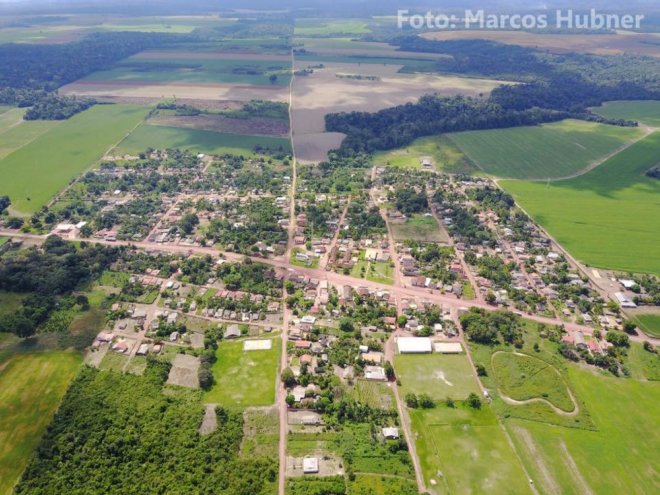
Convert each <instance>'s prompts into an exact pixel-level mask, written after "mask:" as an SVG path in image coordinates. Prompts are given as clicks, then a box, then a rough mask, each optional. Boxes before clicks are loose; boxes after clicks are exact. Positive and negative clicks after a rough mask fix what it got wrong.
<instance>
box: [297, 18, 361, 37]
mask: <svg viewBox="0 0 660 495" xmlns="http://www.w3.org/2000/svg"><path fill="white" fill-rule="evenodd" d="M369 32H371V30H370V29H369V26H368V24H367V23H366V22H365V21H364V20H363V19H303V20H297V21H296V26H295V28H294V34H295V35H296V36H314V35H317V36H318V35H322V36H329V35H347V34H366V33H369Z"/></svg>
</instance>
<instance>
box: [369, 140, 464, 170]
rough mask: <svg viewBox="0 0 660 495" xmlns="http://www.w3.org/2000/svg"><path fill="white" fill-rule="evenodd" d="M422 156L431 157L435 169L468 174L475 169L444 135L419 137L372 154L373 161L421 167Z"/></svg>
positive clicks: (377, 163)
mask: <svg viewBox="0 0 660 495" xmlns="http://www.w3.org/2000/svg"><path fill="white" fill-rule="evenodd" d="M424 158H429V159H431V161H432V162H433V165H434V167H435V169H437V170H440V171H441V172H446V173H450V174H451V173H453V174H469V173H472V172H474V171H475V170H476V167H475V166H474V164H473V163H472V162H471V161H470V159H469V158H468V157H467V156H465V154H464V153H463V152H462V151H461V150H459V149H458V147H457V146H456V145H455V144H454V143H453V141H451V140H450V139H449V138H448V137H446V136H432V137H424V138H419V139H416V140H415V141H413V142H412V143H411V144H409V145H408V146H406V147H405V148H400V149H397V150H392V151H379V152H377V153H376V154H375V155H374V163H375V164H376V165H378V166H381V165H389V166H392V167H403V168H415V169H421V168H422V159H424Z"/></svg>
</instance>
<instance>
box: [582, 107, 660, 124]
mask: <svg viewBox="0 0 660 495" xmlns="http://www.w3.org/2000/svg"><path fill="white" fill-rule="evenodd" d="M591 111H592V112H594V113H597V114H599V115H602V116H603V117H607V118H609V119H627V120H636V121H638V122H639V123H641V124H644V125H648V126H650V127H660V101H655V100H650V101H644V100H642V101H608V102H606V103H603V105H602V106H600V107H594V108H592V109H591Z"/></svg>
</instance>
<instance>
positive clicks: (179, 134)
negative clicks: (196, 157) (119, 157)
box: [113, 124, 291, 156]
mask: <svg viewBox="0 0 660 495" xmlns="http://www.w3.org/2000/svg"><path fill="white" fill-rule="evenodd" d="M255 146H261V147H263V148H269V149H271V150H273V151H276V150H279V149H280V148H281V149H283V150H284V151H285V152H290V151H291V143H290V141H289V140H288V139H286V138H276V137H266V136H247V135H241V134H227V133H222V132H215V131H204V130H201V129H189V128H183V127H169V126H162V125H150V124H143V125H141V126H139V127H138V128H137V129H135V130H134V131H133V132H132V133H131V134H130V135H129V136H128V137H127V138H126V139H124V140H123V141H122V142H121V143H120V144H119V146H117V148H115V150H114V151H113V153H115V154H130V155H136V154H138V153H141V152H143V151H144V150H145V149H147V148H149V147H151V148H157V149H165V148H180V149H188V150H193V151H198V152H201V153H208V154H224V153H232V154H235V155H250V156H251V155H253V154H254V153H253V150H254V148H255Z"/></svg>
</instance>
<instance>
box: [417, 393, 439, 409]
mask: <svg viewBox="0 0 660 495" xmlns="http://www.w3.org/2000/svg"><path fill="white" fill-rule="evenodd" d="M419 406H420V407H421V408H422V409H433V408H434V407H435V402H434V401H433V399H431V397H429V395H428V394H420V396H419Z"/></svg>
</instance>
